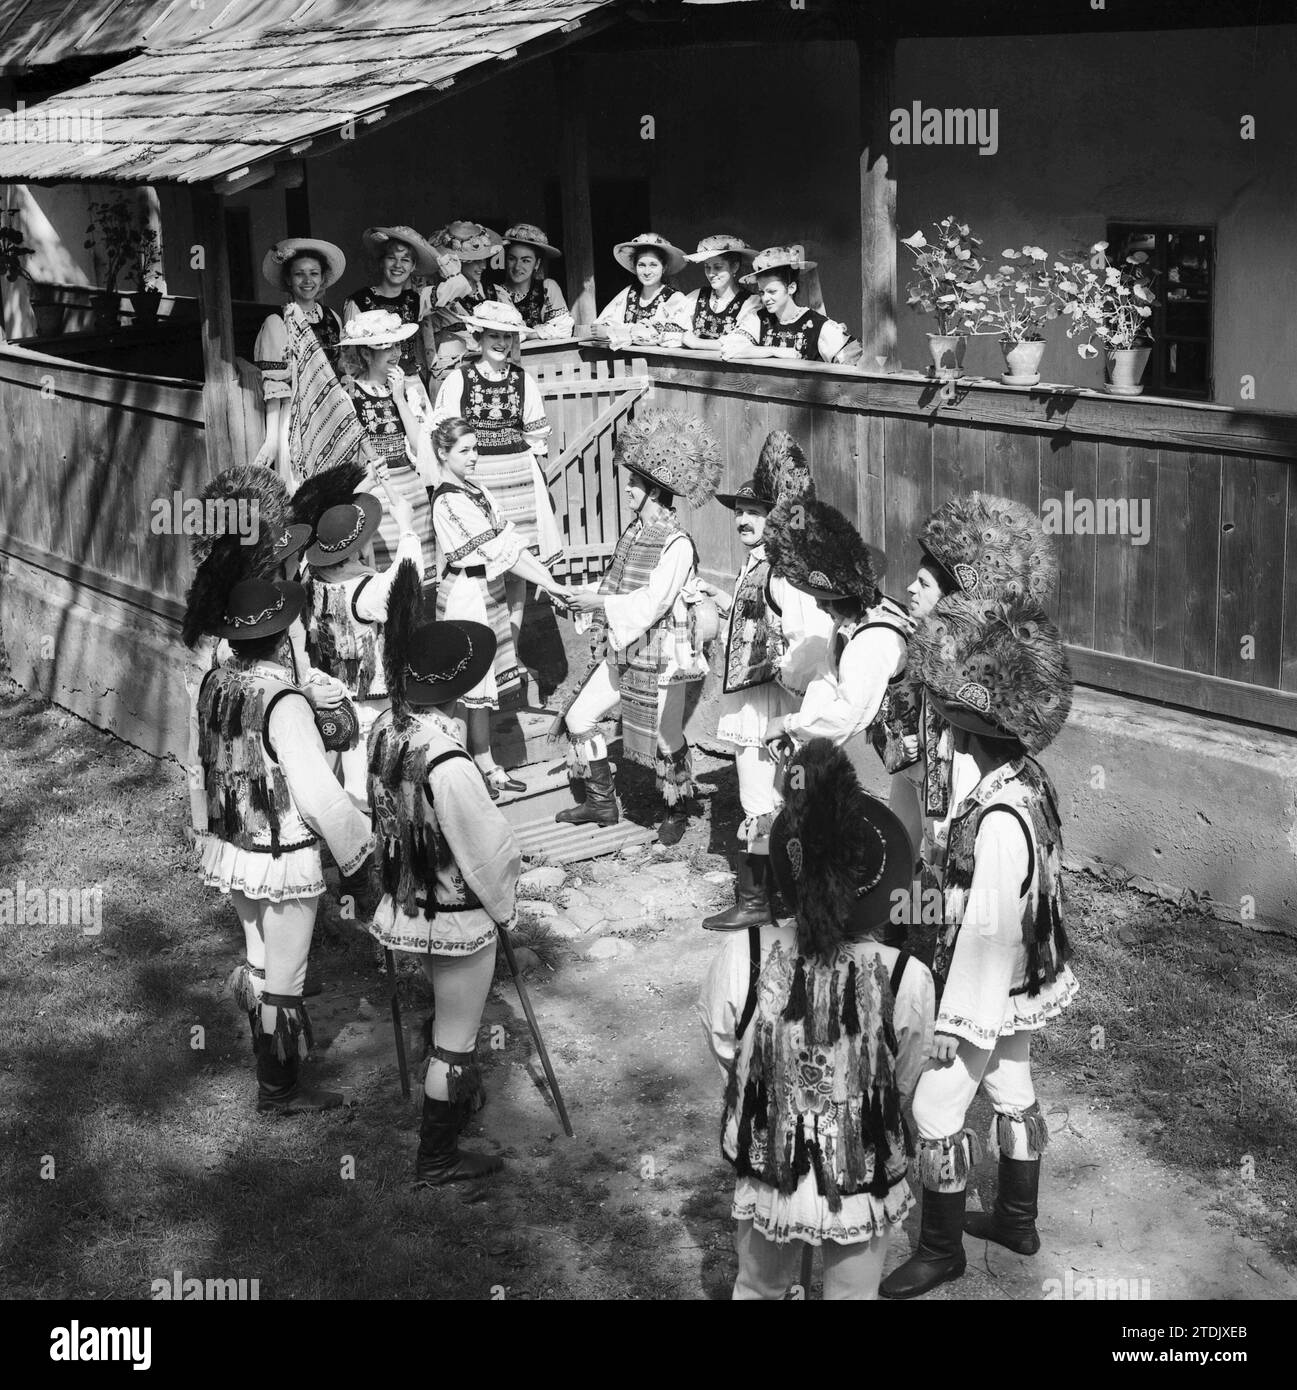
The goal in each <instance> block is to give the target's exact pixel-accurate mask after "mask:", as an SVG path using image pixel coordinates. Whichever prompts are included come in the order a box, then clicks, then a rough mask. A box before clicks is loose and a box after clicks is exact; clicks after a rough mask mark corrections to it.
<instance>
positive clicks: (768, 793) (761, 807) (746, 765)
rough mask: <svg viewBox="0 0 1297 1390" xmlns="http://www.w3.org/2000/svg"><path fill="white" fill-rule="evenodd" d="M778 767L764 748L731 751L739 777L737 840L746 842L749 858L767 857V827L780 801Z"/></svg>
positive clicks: (768, 830)
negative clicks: (739, 815)
mask: <svg viewBox="0 0 1297 1390" xmlns="http://www.w3.org/2000/svg"><path fill="white" fill-rule="evenodd" d="M777 767H778V764H777V763H776V762H775V760H774V759H773V758H772V757H771V756H770V754H769V752H768V751H767V749H766V746H765V744H760V745H759V746H757V747H753V746H751V745H742V746H739V747H737V748H735V750H734V768H735V771H736V772H737V773H738V776H739V805H740V806H742V807H743V816H744V820H743V824H742V825H740V826H739V839H741V840H745V841H746V843H747V847H748V853H749V854H769V853H770V826H771V823H772V822H773V820H774V817H775V814H776V813H777V812H778V810H779V807H780V806H781V805H782V801H781V799H780V797H779V793H778V792H776V791H775V771H776V769H777Z"/></svg>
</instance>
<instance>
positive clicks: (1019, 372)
mask: <svg viewBox="0 0 1297 1390" xmlns="http://www.w3.org/2000/svg"><path fill="white" fill-rule="evenodd" d="M1000 347H1001V349H1002V350H1003V352H1004V366H1005V371H1004V373H1003V375H1002V376H1001V377H1000V380H1001V381H1003V382H1004V383H1005V384H1006V385H1009V386H1035V384H1036V383H1037V382H1038V381H1039V380H1040V359H1041V356H1042V355H1043V354H1044V351H1045V340H1044V339H1043V338H1039V339H1037V340H1036V341H1035V342H1021V343H1019V342H1012V341H1009V340H1006V339H1001V341H1000Z"/></svg>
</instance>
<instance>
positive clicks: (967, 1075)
mask: <svg viewBox="0 0 1297 1390" xmlns="http://www.w3.org/2000/svg"><path fill="white" fill-rule="evenodd" d="M979 1085H980V1086H981V1087H982V1088H983V1090H985V1092H986V1095H987V1098H988V1099H989V1100H990V1102H991V1104H992V1105H993V1106H994V1107H995V1108H996V1110H998V1111H999V1112H1000V1113H1001V1114H1003V1115H1009V1116H1011V1117H1012V1118H1013V1119H1015V1120H1021V1118H1022V1115H1023V1112H1024V1111H1027V1110H1030V1109H1031V1107H1032V1106H1033V1105H1035V1103H1036V1088H1035V1087H1034V1086H1033V1085H1032V1081H1031V1034H1030V1033H1010V1034H1008V1035H1007V1036H1006V1037H1002V1038H1000V1039H999V1041H998V1042H997V1043H996V1044H995V1047H994V1048H992V1049H990V1050H989V1051H988V1050H987V1049H986V1048H984V1047H974V1046H973V1044H972V1043H970V1042H965V1041H963V1040H962V1039H961V1040H960V1043H959V1051H958V1052H957V1053H956V1055H955V1058H954V1060H953V1061H951V1062H944V1063H936V1062H929V1063H928V1065H927V1069H926V1070H925V1071H924V1073H923V1075H922V1076H920V1077H919V1084H918V1087H917V1088H916V1090H915V1092H914V1123H915V1126H916V1127H917V1129H918V1131H919V1138H920V1139H928V1140H937V1139H945V1138H948V1137H949V1136H950V1135H952V1134H957V1133H958V1132H959V1131H960V1130H961V1129H963V1127H964V1117H965V1115H967V1113H968V1107H969V1106H970V1105H971V1104H972V1103H973V1097H974V1096H975V1095H976V1094H977V1088H978V1086H979Z"/></svg>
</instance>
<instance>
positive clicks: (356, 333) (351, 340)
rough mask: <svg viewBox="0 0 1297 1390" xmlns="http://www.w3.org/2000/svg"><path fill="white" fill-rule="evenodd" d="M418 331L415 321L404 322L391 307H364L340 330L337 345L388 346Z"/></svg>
mask: <svg viewBox="0 0 1297 1390" xmlns="http://www.w3.org/2000/svg"><path fill="white" fill-rule="evenodd" d="M418 331H419V325H418V324H417V323H406V322H404V320H403V319H402V318H401V316H400V314H396V313H393V312H392V310H391V309H366V310H365V312H364V313H362V314H356V315H355V317H354V318H352V319H351V320H350V321H349V322H348V323H347V326H346V327H345V328H344V329H343V330H342V337H341V338H339V339H338V346H339V347H367V348H389V347H395V346H396V344H397V343H403V342H404V341H405V340H406V339H407V338H412V337H413V336H414V335H415V334H416V333H417V332H418Z"/></svg>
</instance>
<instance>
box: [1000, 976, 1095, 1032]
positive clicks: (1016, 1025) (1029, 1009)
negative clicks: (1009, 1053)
mask: <svg viewBox="0 0 1297 1390" xmlns="http://www.w3.org/2000/svg"><path fill="white" fill-rule="evenodd" d="M1079 988H1080V986H1079V985H1078V984H1077V982H1076V976H1075V975H1073V974H1072V971H1071V969H1070V968H1069V967H1068V966H1066V965H1065V966H1063V968H1062V969H1061V970H1060V971H1059V972H1058V974H1057V975H1055V976H1054V978H1053V980H1052V981H1051V982H1050V983H1049V984H1047V985H1046V986H1045V987H1044V988H1043V989H1042V990H1041V991H1040V993H1039V994H1037V995H1036V996H1035V998H1032V996H1031V995H1029V994H1013V995H1010V996H1009V1009H1010V1012H1009V1016H1008V1017H1007V1018H1006V1019H1005V1021H1004V1024H1003V1026H1002V1027H1001V1028H1000V1036H1001V1037H1002V1038H1003V1037H1006V1036H1007V1035H1008V1034H1009V1033H1035V1032H1038V1031H1039V1030H1040V1029H1041V1028H1043V1027H1044V1026H1045V1024H1047V1023H1048V1022H1049V1020H1050V1019H1051V1018H1057V1017H1058V1016H1059V1014H1061V1013H1062V1012H1063V1010H1064V1009H1065V1008H1067V1007H1068V1005H1069V1004H1071V1002H1072V1001H1073V1000H1074V999H1075V998H1076V992H1077V990H1078V989H1079Z"/></svg>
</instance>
